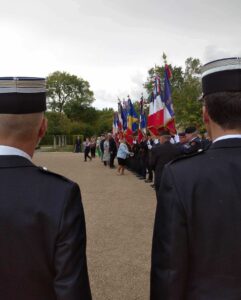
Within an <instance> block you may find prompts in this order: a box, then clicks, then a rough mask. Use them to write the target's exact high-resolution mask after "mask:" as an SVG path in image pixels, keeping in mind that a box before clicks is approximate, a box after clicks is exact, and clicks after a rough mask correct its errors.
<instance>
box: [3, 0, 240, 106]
mask: <svg viewBox="0 0 241 300" xmlns="http://www.w3.org/2000/svg"><path fill="white" fill-rule="evenodd" d="M0 1H1V10H0V37H1V38H0V58H1V60H0V61H1V63H0V76H44V77H46V76H47V75H48V74H50V73H52V72H54V71H57V70H59V71H66V72H69V73H71V74H75V75H77V76H79V77H82V78H84V79H85V80H87V81H89V83H90V85H91V89H92V90H93V91H94V94H95V98H96V101H95V102H94V104H93V105H94V106H95V107H98V108H103V107H113V108H117V104H116V103H117V97H120V98H123V97H126V96H127V95H128V94H129V95H130V96H131V98H132V99H133V100H134V101H135V100H138V98H139V97H140V95H141V92H142V91H143V87H142V85H143V82H144V81H145V80H146V78H147V71H148V70H149V69H150V68H151V67H153V66H154V65H155V64H161V63H162V60H161V57H162V53H163V52H165V53H166V54H167V56H168V61H169V62H170V63H172V64H174V65H177V66H183V65H184V63H185V59H186V58H188V57H190V56H191V57H197V58H200V59H201V61H202V63H206V62H208V61H210V60H212V59H218V58H222V57H228V56H241V1H240V0H202V1H197V0H168V1H167V0H166V1H164V0H148V1H147V0H95V1H94V0H88V1H87V0H68V1H67V0H39V1H35V0H12V1H3V0H0Z"/></svg>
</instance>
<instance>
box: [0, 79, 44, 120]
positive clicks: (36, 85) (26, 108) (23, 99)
mask: <svg viewBox="0 0 241 300" xmlns="http://www.w3.org/2000/svg"><path fill="white" fill-rule="evenodd" d="M45 110H46V80H45V78H36V77H0V114H30V113H38V112H43V111H45Z"/></svg>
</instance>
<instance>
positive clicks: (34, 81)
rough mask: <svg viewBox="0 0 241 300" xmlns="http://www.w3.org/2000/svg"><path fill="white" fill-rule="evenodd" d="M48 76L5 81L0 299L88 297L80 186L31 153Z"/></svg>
mask: <svg viewBox="0 0 241 300" xmlns="http://www.w3.org/2000/svg"><path fill="white" fill-rule="evenodd" d="M45 110H46V91H45V80H44V79H42V78H32V77H31V78H26V77H19V78H16V77H7V78H6V77H4V78H0V179H1V180H0V187H1V188H0V191H1V197H0V199H1V200H0V244H1V247H0V266H1V267H0V299H5V300H10V299H18V300H43V299H46V300H47V299H48V300H56V299H59V300H79V299H85V300H91V291H90V285H89V278H88V271H87V262H86V229H85V217H84V210H83V206H82V202H81V195H80V190H79V186H78V185H77V184H76V183H75V182H73V181H71V180H69V179H67V178H65V177H63V176H61V175H58V174H55V173H52V172H50V171H48V170H47V169H46V168H42V167H37V166H36V165H34V164H33V162H32V156H33V154H34V150H35V147H36V145H37V144H38V142H39V140H41V138H42V137H43V136H44V134H45V132H46V129H47V121H46V119H45V117H44V111H45Z"/></svg>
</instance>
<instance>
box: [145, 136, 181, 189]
mask: <svg viewBox="0 0 241 300" xmlns="http://www.w3.org/2000/svg"><path fill="white" fill-rule="evenodd" d="M180 154H181V151H180V149H179V148H178V147H177V146H176V145H173V144H171V143H170V142H165V143H164V144H159V145H157V146H156V147H153V148H152V149H151V164H150V165H151V168H152V169H153V170H154V171H155V182H154V184H155V188H156V190H158V189H159V186H160V182H161V176H162V171H163V168H164V166H165V164H167V163H168V162H169V161H171V160H173V159H174V158H176V157H177V156H178V155H180Z"/></svg>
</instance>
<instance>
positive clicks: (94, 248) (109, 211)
mask: <svg viewBox="0 0 241 300" xmlns="http://www.w3.org/2000/svg"><path fill="white" fill-rule="evenodd" d="M34 162H35V163H36V164H37V165H41V166H45V167H47V168H48V169H49V170H51V171H53V172H57V173H60V174H62V175H64V176H66V177H69V178H70V179H72V180H74V181H75V182H77V183H78V184H79V186H80V189H81V193H82V198H83V204H84V209H85V216H86V226H87V256H88V267H89V276H90V283H91V289H92V294H93V299H94V300H147V299H148V298H149V273H150V255H151V240H152V231H153V222H154V214H155V206H156V200H155V193H154V190H153V189H152V188H151V187H150V185H149V184H148V183H144V182H143V181H142V180H139V179H137V178H136V177H135V176H134V175H133V174H131V173H130V172H128V171H126V174H125V175H124V176H118V175H117V174H116V169H114V170H113V169H109V168H108V167H104V166H103V164H102V163H101V162H100V160H99V158H95V159H93V160H92V161H91V162H89V161H88V162H84V161H83V155H82V154H77V153H60V152H59V153H44V152H37V153H36V154H35V157H34Z"/></svg>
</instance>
